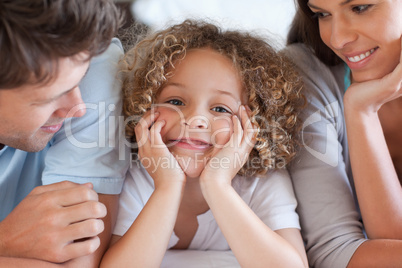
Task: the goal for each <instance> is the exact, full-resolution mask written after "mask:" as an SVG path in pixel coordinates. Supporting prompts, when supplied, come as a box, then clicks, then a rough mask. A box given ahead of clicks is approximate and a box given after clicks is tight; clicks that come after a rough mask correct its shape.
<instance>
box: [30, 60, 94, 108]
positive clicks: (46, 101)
mask: <svg viewBox="0 0 402 268" xmlns="http://www.w3.org/2000/svg"><path fill="white" fill-rule="evenodd" d="M88 71H89V66H88V68H87V70H86V72H85V74H84V75H83V76H82V78H81V80H80V81H79V82H78V84H76V85H74V86H73V87H72V88H70V89H68V90H66V91H64V92H62V93H60V94H59V95H56V96H53V97H51V98H49V99H46V100H39V101H37V102H35V103H34V104H42V103H49V102H52V101H55V100H57V99H58V98H61V97H62V96H64V95H67V94H68V93H70V92H71V91H73V90H74V89H76V88H77V87H78V85H79V84H80V83H81V81H82V79H84V77H85V76H86V75H87V74H88Z"/></svg>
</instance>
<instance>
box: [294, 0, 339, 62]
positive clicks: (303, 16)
mask: <svg viewBox="0 0 402 268" xmlns="http://www.w3.org/2000/svg"><path fill="white" fill-rule="evenodd" d="M307 3H308V0H297V1H296V4H297V11H296V15H295V17H294V19H293V22H292V24H291V26H290V30H289V34H288V38H287V44H288V45H290V44H294V43H303V44H306V45H307V46H308V47H309V48H311V49H312V50H313V52H314V53H315V54H316V56H317V57H318V58H319V59H320V60H321V61H322V62H324V63H325V64H327V65H329V66H332V65H337V64H339V63H341V62H342V60H341V59H340V58H339V57H338V56H337V55H336V54H335V53H334V52H333V51H332V50H331V49H330V48H329V47H328V46H327V45H325V44H324V42H323V41H322V39H321V36H320V29H319V26H318V17H316V16H314V13H313V12H312V11H311V9H310V8H309V7H308V5H307Z"/></svg>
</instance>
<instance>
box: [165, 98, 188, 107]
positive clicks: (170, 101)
mask: <svg viewBox="0 0 402 268" xmlns="http://www.w3.org/2000/svg"><path fill="white" fill-rule="evenodd" d="M166 103H169V104H172V105H176V106H180V105H184V103H183V102H182V101H181V100H177V99H173V100H168V101H167V102H166Z"/></svg>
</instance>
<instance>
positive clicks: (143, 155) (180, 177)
mask: <svg viewBox="0 0 402 268" xmlns="http://www.w3.org/2000/svg"><path fill="white" fill-rule="evenodd" d="M158 117H159V113H158V112H153V111H150V112H147V113H146V114H145V115H144V116H143V117H142V118H141V120H140V121H139V123H138V125H137V126H136V127H135V136H136V138H137V143H138V154H139V159H140V161H141V164H142V165H143V167H144V168H145V169H146V170H147V172H148V173H149V175H150V176H151V177H152V178H153V179H154V183H155V188H157V187H159V186H160V185H161V184H163V183H168V184H171V183H172V182H185V180H186V176H185V174H184V172H183V170H182V169H181V167H180V165H179V163H178V162H177V160H176V158H175V157H174V156H173V155H172V154H171V153H170V151H169V149H168V148H167V146H166V144H165V143H164V142H163V140H162V137H161V130H162V128H163V127H164V125H165V121H164V120H158ZM166 163H168V165H166ZM161 165H163V168H162V167H161Z"/></svg>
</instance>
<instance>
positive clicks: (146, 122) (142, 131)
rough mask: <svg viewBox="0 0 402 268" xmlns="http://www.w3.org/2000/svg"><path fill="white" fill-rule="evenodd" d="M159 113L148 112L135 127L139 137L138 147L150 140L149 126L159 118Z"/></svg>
mask: <svg viewBox="0 0 402 268" xmlns="http://www.w3.org/2000/svg"><path fill="white" fill-rule="evenodd" d="M158 116H159V113H146V114H145V115H144V116H143V117H142V118H141V119H140V121H139V122H138V124H137V126H136V127H135V129H134V131H135V136H136V138H137V143H138V147H141V146H143V145H144V144H145V143H146V142H147V141H148V140H149V128H150V127H151V126H152V124H154V122H155V120H156V119H157V118H158Z"/></svg>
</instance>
